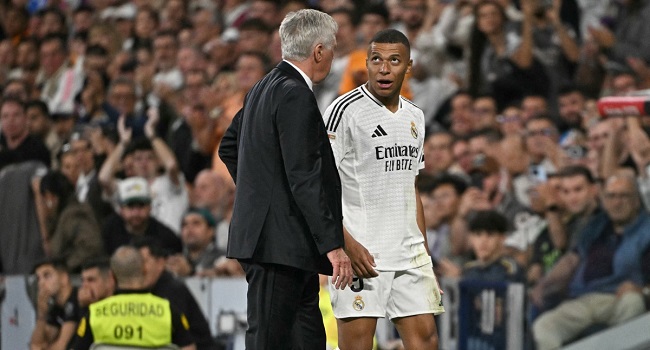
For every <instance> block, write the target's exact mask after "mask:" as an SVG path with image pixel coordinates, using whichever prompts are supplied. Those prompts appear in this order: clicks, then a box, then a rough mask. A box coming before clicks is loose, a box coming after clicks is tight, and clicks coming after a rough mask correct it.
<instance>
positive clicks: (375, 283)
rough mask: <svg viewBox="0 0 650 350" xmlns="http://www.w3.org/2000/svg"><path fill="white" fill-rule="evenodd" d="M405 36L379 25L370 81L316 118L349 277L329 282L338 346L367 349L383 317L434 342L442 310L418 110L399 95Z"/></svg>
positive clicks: (415, 337) (415, 338)
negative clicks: (324, 139) (429, 236)
mask: <svg viewBox="0 0 650 350" xmlns="http://www.w3.org/2000/svg"><path fill="white" fill-rule="evenodd" d="M411 64H412V61H411V59H410V44H409V42H408V39H407V38H406V36H404V34H402V33H401V32H399V31H397V30H393V29H387V30H383V31H381V32H379V33H377V34H376V35H375V37H374V38H373V39H372V41H371V42H370V45H369V48H368V58H367V60H366V67H367V69H368V82H367V83H366V84H364V85H362V86H360V87H358V88H357V89H355V90H352V91H350V92H349V93H347V94H345V95H343V96H340V97H339V98H338V99H336V100H335V101H334V102H333V103H332V104H331V105H330V106H329V107H328V108H327V110H326V112H325V114H324V116H323V119H324V122H325V125H326V127H327V132H328V135H329V138H330V143H331V145H332V149H333V151H334V157H335V160H336V165H337V167H338V170H339V175H340V177H341V184H342V194H343V226H344V234H345V250H346V252H347V253H348V256H349V257H350V259H351V260H352V267H353V269H354V271H355V274H356V276H357V278H355V282H354V284H353V285H352V287H351V289H346V290H334V289H332V288H330V294H331V299H332V307H333V309H334V315H335V316H336V318H337V325H338V339H339V348H340V349H341V350H356V349H359V350H369V349H371V348H372V344H373V336H374V334H375V329H376V325H377V318H379V317H386V316H387V317H389V318H390V319H391V320H392V321H393V323H394V324H395V326H396V328H397V331H398V332H399V334H400V336H401V338H402V341H403V343H404V346H405V348H406V349H407V350H410V349H437V348H438V337H437V329H436V324H435V320H434V318H433V314H436V315H437V314H440V313H442V312H444V308H443V307H442V299H441V296H440V290H439V288H438V283H437V280H436V277H435V275H434V273H433V267H432V265H431V259H430V257H429V254H428V252H427V248H426V242H425V237H426V236H425V234H424V232H425V226H424V214H423V212H422V204H421V202H420V197H419V195H418V191H417V190H416V187H415V180H416V177H417V175H418V172H419V171H420V169H423V168H424V158H423V155H422V149H423V144H424V115H423V113H422V110H420V108H418V107H417V106H415V105H414V104H413V103H412V102H411V101H409V100H407V99H405V98H403V97H402V96H400V95H399V92H400V89H401V87H402V82H403V81H404V77H405V75H406V74H407V73H408V72H409V71H410V69H411Z"/></svg>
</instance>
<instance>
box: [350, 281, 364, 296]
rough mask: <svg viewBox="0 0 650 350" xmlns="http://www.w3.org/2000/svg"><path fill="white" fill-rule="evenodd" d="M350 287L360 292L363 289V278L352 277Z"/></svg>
mask: <svg viewBox="0 0 650 350" xmlns="http://www.w3.org/2000/svg"><path fill="white" fill-rule="evenodd" d="M350 289H351V290H352V291H353V292H356V293H359V292H360V291H362V290H363V278H359V277H354V278H353V279H352V285H351V286H350Z"/></svg>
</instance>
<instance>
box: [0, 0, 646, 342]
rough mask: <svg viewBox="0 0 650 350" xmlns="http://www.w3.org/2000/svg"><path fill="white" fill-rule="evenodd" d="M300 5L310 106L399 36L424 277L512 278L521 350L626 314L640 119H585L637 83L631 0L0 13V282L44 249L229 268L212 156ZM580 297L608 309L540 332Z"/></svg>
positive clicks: (222, 182) (637, 303) (67, 259)
mask: <svg viewBox="0 0 650 350" xmlns="http://www.w3.org/2000/svg"><path fill="white" fill-rule="evenodd" d="M308 7H311V8H319V9H321V10H323V11H325V12H328V13H330V14H331V15H332V17H333V18H334V19H335V20H336V22H337V23H338V26H339V29H338V33H337V42H338V45H337V47H336V50H335V58H334V61H333V64H332V70H331V73H330V75H329V76H328V78H327V79H326V80H325V81H324V82H323V83H322V84H319V85H318V86H315V87H314V93H315V94H316V98H317V101H318V103H319V107H320V108H321V110H322V111H324V110H325V108H327V106H328V105H329V104H330V103H331V102H332V101H333V100H334V99H335V98H336V97H337V96H339V95H341V94H343V93H345V92H347V91H350V90H351V89H353V88H355V87H356V86H358V85H360V84H363V83H364V82H365V81H366V79H367V73H366V70H365V48H366V45H367V41H368V40H369V38H370V37H372V35H373V34H374V33H376V32H377V31H379V30H381V29H383V28H386V27H394V28H397V29H399V30H401V31H403V32H404V33H405V34H406V35H407V36H408V38H409V40H410V42H411V43H412V53H411V56H412V58H413V69H412V72H411V74H409V75H408V76H407V81H406V82H405V84H404V86H403V88H402V94H403V95H404V96H406V97H408V98H410V99H411V100H412V101H413V102H414V103H415V104H417V105H418V106H420V108H421V109H422V110H423V111H424V113H425V118H426V122H427V136H426V142H425V149H424V157H425V165H426V167H425V169H424V170H423V171H422V173H421V175H420V176H419V180H418V188H419V190H420V192H421V198H422V201H423V205H424V208H425V216H426V226H427V238H428V244H429V250H430V252H431V255H432V257H433V260H434V265H435V269H436V272H437V274H438V275H439V277H450V278H461V277H462V276H463V275H464V274H469V275H476V274H477V273H476V271H484V270H485V269H491V268H493V267H494V263H495V261H496V262H498V264H497V265H498V266H497V267H498V269H497V270H499V269H501V270H499V271H501V272H500V273H493V274H489V275H490V276H495V278H498V279H508V280H520V282H522V283H525V284H526V285H527V286H528V290H529V292H530V301H531V302H530V303H529V304H530V307H529V317H528V321H527V326H528V327H527V328H528V329H531V330H536V331H537V332H535V334H533V336H532V338H531V339H534V340H535V342H536V343H537V346H538V348H539V349H546V348H549V349H551V348H554V347H556V346H558V344H561V343H563V342H568V341H570V340H572V339H574V338H575V337H577V336H578V335H580V334H581V333H582V332H583V331H584V330H585V329H586V328H587V327H588V326H592V325H593V324H600V325H605V326H606V325H611V324H613V323H617V322H623V321H625V320H627V319H629V318H631V317H633V316H635V315H637V314H639V313H642V312H644V310H645V307H647V306H644V305H643V301H644V297H645V302H646V303H647V302H648V297H649V295H648V294H650V288H649V285H650V271H648V270H649V268H648V266H650V243H649V242H650V221H649V220H648V219H647V217H648V214H647V210H648V208H649V207H650V178H649V176H650V173H648V172H649V171H650V167H648V165H650V138H649V136H648V131H649V130H650V118H648V117H647V116H629V117H619V118H605V117H603V116H601V115H600V114H599V113H598V110H597V108H596V103H597V100H598V99H599V98H601V97H603V96H613V95H616V96H621V95H625V94H628V93H630V92H632V91H635V90H643V89H648V88H650V44H648V40H646V38H647V37H648V36H649V35H650V21H648V19H649V18H650V1H644V0H629V1H626V2H620V1H613V0H598V1H596V0H593V1H587V0H548V1H546V0H519V1H517V0H473V1H468V0H453V1H444V0H385V1H381V0H367V1H354V0H320V1H318V0H222V1H216V0H147V1H142V0H133V1H127V0H58V1H56V0H47V1H35V0H2V1H0V17H1V18H0V87H1V88H2V90H1V91H2V102H1V103H0V223H1V224H0V240H2V242H3V243H2V245H0V274H28V273H31V272H33V270H32V269H33V267H34V266H35V264H36V262H38V261H40V260H41V259H43V258H45V257H58V258H61V259H62V260H63V262H64V265H65V267H66V269H67V271H69V272H71V273H79V272H80V271H81V269H82V266H83V264H84V263H85V260H87V259H88V258H90V257H96V256H101V255H104V256H109V255H110V254H112V253H113V252H114V251H115V249H117V248H118V247H119V246H120V245H122V244H126V243H129V242H130V241H131V239H132V238H133V237H135V236H147V237H152V238H154V239H156V240H158V241H159V244H161V245H162V247H163V248H165V250H166V253H165V256H166V257H167V258H166V259H165V260H166V261H165V262H164V263H161V264H158V265H157V266H165V267H166V268H167V269H168V270H169V271H171V272H173V274H176V275H179V276H190V275H195V274H198V275H201V276H220V275H233V274H234V275H236V274H240V273H241V271H239V270H238V266H237V265H236V264H235V265H233V264H232V262H231V261H227V260H225V257H224V254H225V253H224V251H225V248H226V244H227V238H228V237H227V235H228V220H229V217H230V214H231V210H232V204H233V203H232V201H233V193H234V183H233V181H232V179H231V178H230V176H229V174H228V172H227V170H226V168H225V166H224V164H223V163H222V162H221V161H220V159H219V157H218V155H217V152H218V145H219V142H220V139H221V137H222V136H223V133H224V131H225V130H226V128H227V127H228V125H229V124H230V121H231V120H232V118H233V117H234V115H235V113H236V112H237V111H238V110H239V108H240V107H241V106H242V104H243V100H244V97H245V94H246V92H247V91H248V90H249V89H250V88H251V87H252V85H253V84H254V83H255V82H256V81H257V80H259V79H260V78H261V77H263V76H264V75H265V74H266V73H267V72H268V71H269V70H270V69H271V68H272V67H273V66H274V65H275V64H277V63H278V62H279V61H280V60H281V53H280V43H279V36H278V30H277V28H278V26H279V23H280V21H281V20H282V18H284V15H285V14H286V13H288V12H290V11H294V10H297V9H300V8H308ZM649 99H650V97H649ZM481 218H482V219H481ZM502 218H503V220H504V221H503V223H504V224H505V226H502V225H501V224H502ZM486 221H489V222H491V224H490V223H486ZM504 230H505V231H506V232H502V231H504ZM504 233H505V234H504ZM483 241H485V242H488V241H490V242H491V241H494V242H497V243H495V244H496V247H497V248H498V249H497V250H498V252H496V253H494V254H492V253H490V254H488V255H487V258H486V257H484V256H483V255H485V254H484V253H481V251H482V250H485V249H488V248H485V247H483V248H481V245H482V244H483V245H485V244H487V245H491V246H492V245H494V244H492V243H480V242H483ZM490 249H492V248H490ZM155 258H156V259H157V258H158V257H155ZM594 264H596V265H594ZM59 268H60V267H59V266H57V269H59ZM504 269H505V270H504ZM502 270H503V271H505V273H504V272H503V271H502ZM57 271H58V270H57ZM472 271H474V273H472ZM479 275H483V276H485V274H481V273H479ZM511 275H512V276H517V278H513V279H510V277H507V276H511ZM602 294H605V295H606V296H608V297H612V298H613V300H610V299H606V300H603V299H593V298H592V299H589V298H591V297H592V296H593V295H602ZM585 299H588V300H587V301H583V302H584V303H585V305H588V306H585V307H591V306H592V305H595V304H596V303H598V304H602V303H605V302H607V303H610V302H611V303H612V305H614V306H612V311H611V312H613V313H614V314H615V316H611V315H609V314H608V315H605V314H599V315H598V317H591V318H588V317H585V318H583V319H580V320H579V321H576V320H575V319H573V322H574V323H572V324H570V325H567V324H565V323H561V322H559V321H558V320H561V319H563V317H564V315H565V314H566V312H567V311H566V310H567V309H569V310H574V309H575V308H576V307H577V306H576V305H569V306H567V304H566V303H569V302H578V303H579V302H580V301H581V300H585ZM617 303H618V304H617ZM39 307H41V305H39ZM570 307H573V308H570ZM563 310H564V311H563ZM614 310H620V311H614ZM563 312H564V313H563ZM539 315H541V316H539ZM538 316H539V318H537V317H538ZM564 318H566V317H564ZM576 323H577V324H576Z"/></svg>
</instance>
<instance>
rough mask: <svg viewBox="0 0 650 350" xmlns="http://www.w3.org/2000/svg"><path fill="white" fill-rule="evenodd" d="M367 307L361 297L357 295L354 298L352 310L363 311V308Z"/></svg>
mask: <svg viewBox="0 0 650 350" xmlns="http://www.w3.org/2000/svg"><path fill="white" fill-rule="evenodd" d="M364 307H366V303H364V302H363V298H362V297H361V296H360V295H357V296H356V297H354V301H353V302H352V308H353V309H355V310H357V311H361V310H363V308H364Z"/></svg>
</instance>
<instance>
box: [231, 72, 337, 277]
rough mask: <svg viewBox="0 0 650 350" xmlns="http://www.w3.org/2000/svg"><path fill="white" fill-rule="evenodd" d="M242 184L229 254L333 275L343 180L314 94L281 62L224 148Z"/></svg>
mask: <svg viewBox="0 0 650 350" xmlns="http://www.w3.org/2000/svg"><path fill="white" fill-rule="evenodd" d="M219 156H220V157H221V160H223V162H224V163H225V164H226V166H227V167H228V170H229V171H230V174H231V176H232V177H233V179H234V180H235V183H236V185H237V189H236V193H235V204H234V212H233V216H232V220H231V222H230V232H229V238H228V257H230V258H236V259H239V260H243V261H251V262H261V263H276V264H281V265H288V266H292V267H296V268H300V269H303V270H308V271H317V272H319V273H323V274H331V273H332V266H331V264H330V262H329V260H328V259H327V257H326V256H325V254H326V253H327V252H329V251H331V250H333V249H336V248H338V247H343V225H342V220H343V216H342V213H341V182H340V179H339V176H338V172H337V170H336V166H335V163H334V156H333V154H332V149H331V147H330V144H329V139H328V137H327V132H326V130H325V125H324V124H323V120H322V117H321V114H320V111H319V110H318V106H317V104H316V99H315V98H314V94H313V93H312V91H311V90H309V87H308V85H307V83H306V82H305V80H304V79H303V77H302V76H301V75H300V73H299V72H298V71H297V70H296V69H295V68H293V67H292V66H291V65H290V64H288V63H287V62H281V63H280V64H278V66H277V67H275V68H274V69H273V70H272V71H271V72H270V73H269V74H267V75H266V76H265V77H264V78H263V79H262V80H260V81H259V82H258V83H257V84H256V85H255V86H254V87H253V88H252V89H251V91H250V92H249V93H248V94H247V95H246V99H245V101H244V107H243V108H242V109H241V110H240V111H239V112H238V113H237V115H236V116H235V118H234V119H233V122H232V124H231V125H230V127H229V128H228V130H227V131H226V134H225V135H224V137H223V140H222V141H221V146H220V148H219Z"/></svg>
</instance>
